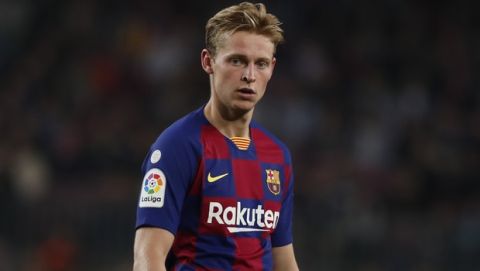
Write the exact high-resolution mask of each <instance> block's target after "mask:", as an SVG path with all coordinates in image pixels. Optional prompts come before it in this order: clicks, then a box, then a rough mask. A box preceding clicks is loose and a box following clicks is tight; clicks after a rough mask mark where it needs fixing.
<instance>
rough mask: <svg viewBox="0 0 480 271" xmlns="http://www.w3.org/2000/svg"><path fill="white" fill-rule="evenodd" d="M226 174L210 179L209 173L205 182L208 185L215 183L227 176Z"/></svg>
mask: <svg viewBox="0 0 480 271" xmlns="http://www.w3.org/2000/svg"><path fill="white" fill-rule="evenodd" d="M227 175H228V173H225V174H222V175H218V176H215V177H212V175H211V173H210V172H209V173H208V177H207V180H208V182H209V183H213V182H216V181H218V180H220V179H221V178H223V177H225V176H227Z"/></svg>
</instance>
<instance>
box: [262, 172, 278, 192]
mask: <svg viewBox="0 0 480 271" xmlns="http://www.w3.org/2000/svg"><path fill="white" fill-rule="evenodd" d="M265 171H266V172H267V179H266V181H267V186H268V190H270V192H272V193H273V194H274V195H278V194H280V172H279V171H278V170H273V169H267V170H265Z"/></svg>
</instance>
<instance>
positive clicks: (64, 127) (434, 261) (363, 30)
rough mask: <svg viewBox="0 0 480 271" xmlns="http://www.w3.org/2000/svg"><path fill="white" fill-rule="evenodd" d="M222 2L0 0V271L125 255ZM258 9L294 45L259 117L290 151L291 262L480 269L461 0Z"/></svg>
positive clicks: (473, 74) (202, 93) (64, 266)
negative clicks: (207, 25)
mask: <svg viewBox="0 0 480 271" xmlns="http://www.w3.org/2000/svg"><path fill="white" fill-rule="evenodd" d="M227 2H228V3H234V2H232V1H227ZM228 3H219V2H216V1H212V2H211V3H209V4H207V3H204V2H203V1H148V0H142V1H127V0H116V1H112V0H109V1H94V0H87V1H85V0H69V1H59V0H45V1H33V0H17V1H1V2H0V202H1V205H0V215H1V219H0V270H5V271H9V270H29V271H36V270H39V271H43V270H54V271H66V270H130V269H131V263H132V247H133V243H132V241H133V234H134V220H135V207H136V202H137V197H138V193H139V191H140V183H141V178H142V176H140V165H141V163H142V161H143V159H144V156H145V154H146V152H147V150H148V147H149V145H150V144H151V143H152V142H153V140H154V139H155V137H156V136H157V135H158V134H159V133H160V132H161V131H162V130H163V129H164V128H165V127H167V126H168V125H169V124H170V123H171V122H172V121H173V120H175V119H177V118H179V117H180V116H182V115H184V114H186V113H188V112H190V111H192V110H193V109H195V108H198V107H200V106H201V105H202V104H204V103H205V102H206V101H207V98H208V95H209V93H208V79H207V76H206V75H205V74H204V72H203V71H202V70H201V66H200V62H199V60H200V58H199V56H200V50H201V49H202V48H203V40H204V38H203V33H204V25H203V24H204V22H205V20H206V19H207V18H209V17H210V16H211V15H213V14H212V12H214V11H215V10H218V9H219V8H221V7H224V6H226V5H227V4H228ZM267 7H268V8H269V9H270V10H271V11H272V12H273V13H274V14H276V15H278V17H279V18H280V19H281V20H282V21H283V22H284V25H283V27H284V29H285V32H286V38H287V42H286V43H285V44H284V45H281V46H280V47H279V50H278V54H277V58H278V62H277V66H276V71H275V74H274V76H273V79H272V81H271V83H270V85H269V89H268V90H267V94H266V95H267V96H268V97H267V99H265V100H263V101H262V103H260V105H259V106H258V107H257V109H256V112H255V116H256V118H257V120H259V121H260V122H261V123H262V124H263V125H264V126H266V127H268V128H269V129H271V130H273V131H274V132H275V134H277V135H280V137H281V138H282V139H283V140H284V141H285V142H286V143H287V144H288V145H289V146H290V148H291V150H292V155H293V162H294V171H295V180H296V188H295V189H296V194H295V195H296V196H295V213H294V237H295V241H294V246H295V249H296V254H297V260H298V262H299V265H300V268H301V269H302V270H371V271H376V270H479V269H480V257H478V256H479V255H480V182H479V178H480V107H479V102H480V91H479V88H480V80H479V76H478V75H479V72H480V51H479V49H478V48H480V36H479V35H478V33H479V30H480V29H479V26H480V17H478V16H476V12H475V9H474V8H473V6H472V5H471V4H470V2H469V1H435V2H431V1H398V0H388V1H349V0H341V1H306V0H304V1H275V3H267Z"/></svg>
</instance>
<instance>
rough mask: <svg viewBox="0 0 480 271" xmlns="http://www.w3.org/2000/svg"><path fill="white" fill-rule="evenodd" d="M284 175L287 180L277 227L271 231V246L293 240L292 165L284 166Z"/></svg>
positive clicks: (285, 243) (278, 245)
mask: <svg viewBox="0 0 480 271" xmlns="http://www.w3.org/2000/svg"><path fill="white" fill-rule="evenodd" d="M285 176H286V180H287V182H286V183H285V186H284V188H286V190H284V191H286V193H285V196H284V198H283V201H282V207H281V209H280V218H279V221H278V224H277V228H276V229H275V231H274V232H273V233H272V236H271V238H272V247H281V246H285V245H288V244H290V243H292V242H293V238H292V216H293V196H294V195H293V187H294V177H293V171H292V166H291V164H290V165H287V166H285Z"/></svg>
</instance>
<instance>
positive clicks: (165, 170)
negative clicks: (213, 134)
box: [136, 131, 198, 234]
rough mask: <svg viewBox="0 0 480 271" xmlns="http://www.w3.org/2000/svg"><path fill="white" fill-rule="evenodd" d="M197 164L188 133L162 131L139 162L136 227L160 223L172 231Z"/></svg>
mask: <svg viewBox="0 0 480 271" xmlns="http://www.w3.org/2000/svg"><path fill="white" fill-rule="evenodd" d="M197 167H198V159H197V157H196V155H195V149H194V146H193V144H192V142H190V141H189V140H188V137H186V136H182V135H181V134H176V133H174V132H172V131H166V132H164V133H162V135H160V137H159V138H158V139H157V140H156V142H155V143H154V144H152V146H151V147H150V150H149V152H148V154H147V156H146V157H145V159H144V161H143V164H142V176H143V180H142V182H141V185H140V196H139V200H138V205H137V218H136V228H140V227H159V228H163V229H166V230H168V231H170V232H172V233H173V234H175V233H176V231H177V228H178V225H179V221H180V216H181V211H182V207H183V202H184V200H185V196H186V195H187V193H188V190H189V188H190V186H191V183H192V182H193V179H194V176H195V172H196V171H197Z"/></svg>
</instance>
